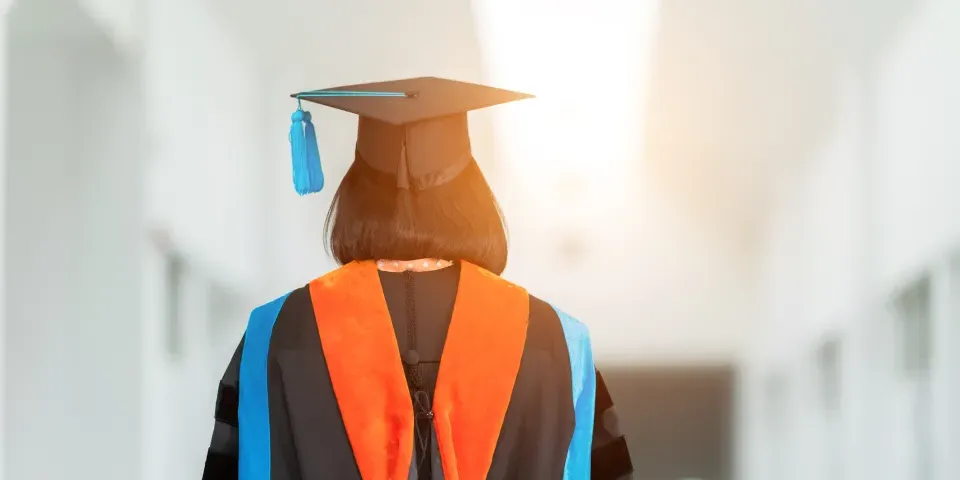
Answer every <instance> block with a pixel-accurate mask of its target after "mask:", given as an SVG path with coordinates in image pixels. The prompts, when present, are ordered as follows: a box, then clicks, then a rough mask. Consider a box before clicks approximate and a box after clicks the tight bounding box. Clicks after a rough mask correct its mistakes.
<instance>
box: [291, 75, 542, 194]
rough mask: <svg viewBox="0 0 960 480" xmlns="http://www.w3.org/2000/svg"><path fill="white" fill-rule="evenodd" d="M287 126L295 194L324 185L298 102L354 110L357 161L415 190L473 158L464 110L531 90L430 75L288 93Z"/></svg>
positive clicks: (456, 170) (445, 179)
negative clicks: (293, 107) (292, 107)
mask: <svg viewBox="0 0 960 480" xmlns="http://www.w3.org/2000/svg"><path fill="white" fill-rule="evenodd" d="M291 97H293V98H296V99H297V111H296V112H294V113H293V116H292V117H291V120H292V121H293V124H292V125H291V126H290V146H291V150H292V152H291V153H292V155H293V183H294V187H295V188H296V190H297V193H299V194H300V195H306V194H309V193H315V192H319V191H320V190H321V189H323V183H324V181H323V171H322V169H321V165H320V152H319V148H318V146H317V139H316V131H315V128H314V126H313V122H312V121H311V117H310V112H307V111H304V110H303V106H302V101H308V102H313V103H318V104H321V105H326V106H328V107H332V108H336V109H338V110H343V111H346V112H350V113H355V114H357V115H359V116H360V123H359V127H358V129H357V130H358V131H357V151H356V157H357V160H361V161H363V162H365V163H367V164H368V165H369V166H371V167H373V168H374V169H376V170H378V171H380V172H384V173H388V174H392V175H396V177H397V187H398V188H406V189H417V190H422V189H425V188H430V187H432V186H436V185H441V184H443V183H446V182H448V181H450V180H451V179H453V178H454V177H456V176H457V175H458V174H459V173H460V172H461V171H463V169H464V167H466V166H467V164H468V163H469V162H470V161H471V160H472V159H473V156H472V154H471V151H470V134H469V132H468V128H467V112H470V111H471V110H478V109H481V108H486V107H491V106H494V105H499V104H502V103H508V102H513V101H516V100H523V99H525V98H532V95H527V94H525V93H518V92H512V91H509V90H502V89H499V88H493V87H488V86H485V85H478V84H475V83H467V82H458V81H454V80H447V79H443V78H436V77H420V78H410V79H405V80H394V81H389V82H378V83H368V84H362V85H349V86H344V87H337V88H329V89H324V90H313V91H307V92H300V93H294V94H292V95H291Z"/></svg>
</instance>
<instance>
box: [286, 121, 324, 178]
mask: <svg viewBox="0 0 960 480" xmlns="http://www.w3.org/2000/svg"><path fill="white" fill-rule="evenodd" d="M290 120H291V122H292V123H291V125H290V153H291V155H292V157H293V187H294V188H295V189H296V190H297V193H298V194H300V195H307V194H310V193H317V192H319V191H320V190H323V169H322V167H321V165H320V149H319V147H318V146H317V133H316V130H315V129H314V127H313V122H312V121H311V117H310V112H305V111H303V109H300V108H298V109H297V111H295V112H293V115H291V117H290Z"/></svg>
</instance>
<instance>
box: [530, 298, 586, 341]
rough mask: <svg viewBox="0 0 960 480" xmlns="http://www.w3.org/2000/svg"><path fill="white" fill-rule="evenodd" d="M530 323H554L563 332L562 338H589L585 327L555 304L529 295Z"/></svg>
mask: <svg viewBox="0 0 960 480" xmlns="http://www.w3.org/2000/svg"><path fill="white" fill-rule="evenodd" d="M530 321H531V322H534V321H537V322H544V321H546V322H556V323H558V324H559V325H560V327H561V328H562V330H563V333H564V336H565V337H566V338H567V339H568V340H569V339H571V338H580V337H589V335H590V331H589V329H588V328H587V325H586V324H585V323H583V322H581V321H580V320H579V319H577V318H576V317H574V316H573V315H571V314H569V313H567V311H566V310H564V309H562V308H560V307H559V306H557V304H555V303H552V302H549V301H546V300H543V299H541V298H539V297H537V296H535V295H533V294H530Z"/></svg>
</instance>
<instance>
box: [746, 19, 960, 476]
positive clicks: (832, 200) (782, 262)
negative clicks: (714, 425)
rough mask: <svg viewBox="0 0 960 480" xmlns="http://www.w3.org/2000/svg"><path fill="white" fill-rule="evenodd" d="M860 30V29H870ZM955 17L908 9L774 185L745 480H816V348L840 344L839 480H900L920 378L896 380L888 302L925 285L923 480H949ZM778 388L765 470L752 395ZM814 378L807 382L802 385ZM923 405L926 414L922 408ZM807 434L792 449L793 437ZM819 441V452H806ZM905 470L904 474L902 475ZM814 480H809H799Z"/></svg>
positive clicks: (956, 149)
mask: <svg viewBox="0 0 960 480" xmlns="http://www.w3.org/2000/svg"><path fill="white" fill-rule="evenodd" d="M868 17H869V16H868ZM958 26H960V5H957V4H956V2H949V1H937V0H931V1H928V2H925V3H922V4H920V7H919V9H918V11H916V12H914V14H913V15H912V16H910V17H908V18H907V21H906V24H905V27H904V29H903V31H902V32H901V33H900V35H899V36H898V37H896V39H895V40H894V41H893V42H891V44H890V46H889V48H887V49H886V50H885V51H883V52H882V54H881V55H879V56H878V57H877V61H876V62H870V61H866V62H864V63H856V62H852V63H851V64H849V65H847V66H846V68H845V69H843V70H841V73H840V77H839V78H838V79H837V81H836V87H837V89H838V90H839V91H840V92H841V95H839V97H838V98H839V99H840V101H839V104H838V105H837V112H838V114H837V116H836V117H835V121H834V123H833V125H832V135H831V136H830V138H829V140H828V141H827V142H826V144H825V145H824V146H823V148H822V149H821V150H820V151H819V153H818V154H817V155H816V157H815V158H813V159H811V160H812V161H811V162H809V163H808V164H806V165H805V166H802V167H798V168H797V169H796V170H795V171H792V172H789V175H788V176H787V177H785V178H784V179H783V180H782V185H781V187H782V188H780V191H781V192H782V193H783V195H782V198H780V199H779V201H778V203H777V205H776V206H775V208H774V210H773V212H772V213H771V214H770V222H769V227H768V236H767V250H766V252H765V253H764V257H765V259H766V273H765V277H764V280H765V282H764V283H765V284H766V286H767V288H766V290H765V291H763V292H762V295H763V297H764V298H765V300H766V306H765V310H764V318H765V320H766V321H767V325H766V328H765V336H764V338H763V340H762V341H761V342H758V343H757V344H756V348H754V349H753V352H752V353H751V354H750V355H748V356H747V357H745V363H744V372H745V373H744V376H745V378H744V383H743V385H744V391H743V403H742V404H741V409H742V411H741V416H740V418H741V426H742V430H741V434H742V438H741V441H742V443H741V446H742V447H743V448H742V450H741V456H740V468H741V474H742V478H745V479H758V480H761V479H769V478H773V477H772V475H776V476H777V478H787V477H785V475H789V474H790V472H788V471H787V470H786V468H788V466H789V465H792V466H794V467H796V470H795V471H796V472H802V473H796V475H800V477H790V478H827V477H825V476H824V474H825V473H824V472H825V471H824V470H816V469H820V468H824V465H825V462H826V457H825V452H823V451H822V449H820V448H819V447H818V445H822V444H823V441H822V439H823V437H822V435H824V428H823V426H822V425H818V422H819V421H820V420H819V419H820V418H821V413H820V412H819V409H818V407H817V405H816V404H815V403H814V401H813V400H811V399H812V398H814V397H813V396H812V395H815V394H816V392H817V390H816V385H817V384H816V382H815V381H814V382H811V381H810V372H815V367H814V366H815V363H814V362H815V358H816V357H815V353H816V350H817V348H818V347H819V346H820V345H821V344H822V343H823V342H824V341H825V340H826V339H830V338H834V339H839V340H840V342H841V343H842V352H843V354H842V372H843V380H842V387H841V389H842V399H841V406H840V412H841V415H842V420H841V422H842V427H841V432H840V433H839V434H838V435H840V436H841V437H842V438H841V439H840V440H839V441H840V442H842V444H843V445H844V449H843V457H844V462H845V465H844V467H843V471H844V473H845V475H846V476H843V477H840V478H845V479H866V478H870V479H896V480H901V479H904V480H906V479H912V478H917V477H915V476H913V475H914V474H915V473H914V471H911V470H910V469H911V468H912V467H911V463H912V462H915V461H916V457H912V455H914V453H916V452H913V451H912V449H913V448H914V445H913V441H912V440H911V435H913V430H912V429H913V428H914V425H913V423H912V419H913V417H912V416H913V415H915V413H916V412H915V409H916V405H915V404H913V403H912V402H915V401H916V400H915V399H914V398H913V397H912V395H913V394H912V393H911V392H912V390H911V387H910V385H911V384H913V383H914V382H916V381H917V378H919V377H917V378H910V377H904V376H903V374H901V373H898V371H897V369H898V368H899V367H898V366H897V365H898V364H897V362H898V355H899V352H900V350H899V345H900V343H901V342H902V341H903V337H902V334H901V333H899V332H898V330H897V322H898V320H897V318H898V313H897V311H896V310H895V309H894V306H895V305H894V304H893V303H891V302H892V299H895V298H896V295H897V294H899V292H900V291H901V289H902V288H903V287H904V286H906V285H910V284H911V282H912V281H914V280H916V279H917V278H921V277H920V276H921V275H927V276H928V278H929V279H930V281H931V282H932V283H931V285H932V293H931V302H932V313H931V321H932V328H933V332H934V333H933V341H934V345H933V359H932V362H933V363H932V366H931V370H930V373H929V375H928V376H927V377H925V378H927V381H929V383H930V385H931V387H930V388H931V389H932V390H931V395H932V397H931V399H930V400H929V403H927V404H922V403H921V404H920V405H921V406H920V410H919V411H921V412H927V413H929V414H930V415H932V419H933V420H932V424H933V425H934V427H933V428H934V431H933V435H932V437H933V438H934V439H935V440H934V444H933V446H932V447H931V448H932V450H933V452H934V459H933V461H932V463H931V464H930V465H929V468H930V472H931V475H932V476H931V477H928V478H931V479H933V480H951V479H954V478H958V476H960V463H958V462H957V459H956V455H955V452H956V451H957V448H958V447H960V436H958V435H957V433H956V432H957V430H958V428H957V427H958V426H960V417H958V415H957V414H956V413H955V410H956V409H955V407H950V405H954V406H955V405H956V402H957V400H958V395H960V379H958V378H956V374H955V369H956V367H955V366H956V360H957V358H956V354H955V353H954V352H956V351H957V350H958V349H960V335H957V331H958V328H960V327H958V322H957V318H958V317H960V310H957V305H958V301H960V300H958V298H960V297H958V295H957V294H958V291H957V290H956V287H955V285H956V282H957V280H958V277H957V275H958V274H960V271H957V270H956V268H955V266H954V265H955V264H951V263H950V258H951V255H953V254H954V253H955V252H956V251H957V249H958V248H960V215H958V213H960V211H958V209H960V201H958V200H960V197H958V196H957V193H956V185H958V183H960V161H958V157H960V142H958V140H957V137H956V135H955V133H954V132H953V127H954V126H955V125H957V124H958V122H957V120H958V119H957V112H958V111H960V94H958V93H957V92H956V89H955V88H954V86H955V85H956V84H957V81H958V80H960V78H958V77H960V64H958V63H957V62H956V58H957V53H958V52H960V51H958V49H957V45H960V34H958V33H957V32H958V31H960V30H958V29H957V27H958ZM772 376H782V377H783V378H785V379H786V381H787V382H789V383H790V384H791V386H792V387H793V388H792V389H791V390H790V392H791V393H790V400H791V401H792V402H793V404H794V405H795V409H794V410H791V412H792V414H788V415H789V419H790V420H792V422H793V423H792V425H795V426H798V430H789V431H788V432H787V434H788V435H790V437H789V440H788V441H789V442H791V443H790V446H791V448H789V449H788V450H787V451H788V456H789V458H788V462H792V463H788V464H787V466H784V465H780V466H778V465H774V464H771V461H772V460H771V456H770V455H769V453H770V448H775V446H776V444H771V443H770V442H771V441H772V437H770V436H769V434H765V433H764V425H765V424H766V423H767V422H769V421H770V420H768V419H765V418H764V417H763V416H762V415H759V414H757V413H756V412H758V411H759V410H758V409H760V408H762V406H763V405H764V403H765V398H766V395H765V394H764V390H763V385H764V384H765V382H767V381H769V379H770V378H771V377H772ZM814 378H815V377H814ZM924 405H925V406H924ZM804 432H805V433H804ZM818 439H819V440H818ZM913 466H915V465H913ZM803 468H811V469H815V470H812V471H811V470H803Z"/></svg>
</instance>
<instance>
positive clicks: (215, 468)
mask: <svg viewBox="0 0 960 480" xmlns="http://www.w3.org/2000/svg"><path fill="white" fill-rule="evenodd" d="M242 353H243V339H241V340H240V344H239V345H238V346H237V350H236V351H235V352H234V353H233V357H232V358H231V359H230V363H229V364H228V365H227V370H226V371H225V372H224V373H223V377H222V378H221V379H220V387H219V389H218V390H217V404H216V408H215V410H214V424H213V437H212V438H211V439H210V447H209V448H208V449H207V460H206V463H205V464H204V467H203V480H237V476H238V456H239V445H238V442H239V428H238V424H239V422H238V421H237V407H238V405H239V400H240V385H239V377H240V356H241V355H242Z"/></svg>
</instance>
